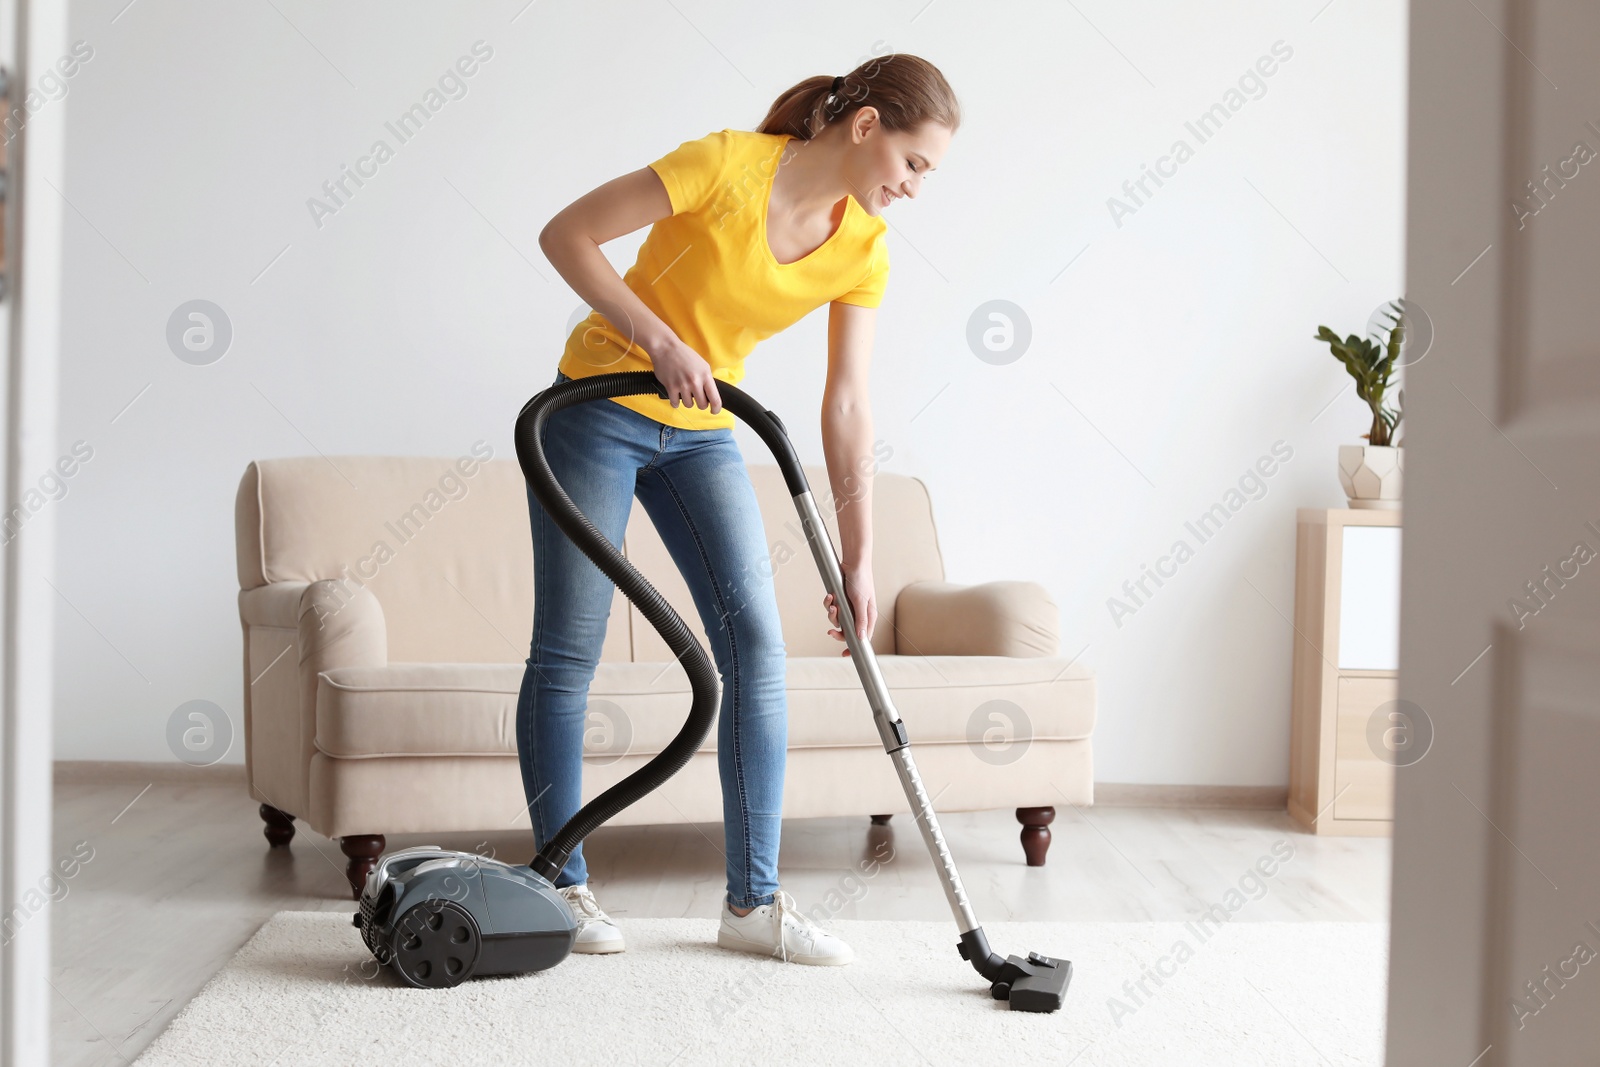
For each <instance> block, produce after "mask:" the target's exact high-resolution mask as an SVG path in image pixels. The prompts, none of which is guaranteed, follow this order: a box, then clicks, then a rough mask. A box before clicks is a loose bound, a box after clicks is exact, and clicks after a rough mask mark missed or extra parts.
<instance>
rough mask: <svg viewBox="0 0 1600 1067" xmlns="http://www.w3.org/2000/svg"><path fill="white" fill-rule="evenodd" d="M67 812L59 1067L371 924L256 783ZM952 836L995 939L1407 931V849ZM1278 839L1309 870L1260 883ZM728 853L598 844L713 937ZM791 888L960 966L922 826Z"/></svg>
mask: <svg viewBox="0 0 1600 1067" xmlns="http://www.w3.org/2000/svg"><path fill="white" fill-rule="evenodd" d="M130 766H133V765H130ZM218 770H220V768H218ZM134 773H137V772H134ZM55 795H56V807H55V835H54V836H55V843H56V852H57V854H58V855H60V856H63V857H67V856H71V855H72V853H73V849H74V846H75V845H77V843H78V842H80V841H86V842H88V845H89V847H92V848H93V858H92V859H90V860H89V861H88V862H87V863H85V864H84V865H83V866H82V868H81V870H80V871H79V872H78V873H77V874H76V876H75V877H73V878H72V879H71V880H69V881H67V882H65V885H66V887H67V888H66V895H65V896H63V897H61V898H60V899H59V900H58V901H57V903H55V904H54V905H53V908H52V914H53V920H52V934H53V939H54V947H53V953H54V967H53V985H54V989H55V992H54V993H53V994H52V1008H51V1010H52V1019H51V1025H52V1031H53V1043H54V1054H53V1056H52V1062H54V1063H57V1064H60V1065H63V1067H89V1065H101V1064H120V1063H126V1062H129V1061H131V1060H132V1059H133V1058H135V1057H136V1056H137V1055H138V1054H139V1052H140V1051H141V1050H142V1049H143V1048H144V1047H145V1046H146V1045H147V1044H148V1043H149V1042H150V1041H151V1040H153V1039H154V1037H155V1036H156V1034H158V1033H159V1032H160V1031H161V1029H162V1028H163V1027H164V1026H165V1025H166V1023H167V1022H168V1021H169V1020H170V1019H171V1018H172V1017H173V1015H175V1014H176V1013H177V1012H178V1010H179V1009H180V1008H182V1006H183V1005H184V1004H185V1003H187V1002H188V1000H189V999H190V998H191V997H193V996H194V994H195V993H196V992H197V991H198V990H199V988H200V987H201V985H203V984H204V983H205V981H206V979H207V978H209V977H210V976H211V975H212V974H213V973H214V972H216V971H217V970H218V969H219V968H221V967H222V966H223V964H224V963H226V962H227V960H228V959H229V958H230V957H231V956H232V955H233V954H234V952H236V951H237V950H238V948H239V947H240V946H241V945H242V944H243V943H244V942H245V941H246V940H248V939H249V938H250V936H251V935H252V934H254V933H255V931H256V930H257V929H258V928H259V927H260V925H261V924H262V923H263V922H264V921H265V920H266V919H267V918H268V917H269V916H270V915H272V914H273V913H274V912H276V911H282V910H327V911H339V912H349V913H351V914H354V912H355V903H354V901H352V900H351V899H350V895H349V889H348V886H347V884H346V882H345V880H344V873H343V872H344V857H343V855H342V854H341V853H340V852H339V848H338V845H337V844H336V843H334V842H332V841H330V840H328V839H327V838H324V837H321V836H319V835H317V834H315V833H312V832H310V831H309V830H307V829H305V828H304V827H303V826H300V825H299V824H298V823H297V824H296V826H297V832H296V834H295V839H294V843H293V844H292V845H291V846H290V848H288V849H270V850H269V849H268V847H267V843H266V840H265V839H264V838H263V837H262V835H261V827H262V823H261V820H260V818H259V816H258V815H257V814H256V804H255V802H253V801H251V800H250V799H249V798H248V797H247V796H246V795H245V792H244V780H243V776H242V773H241V774H240V776H239V777H238V779H237V782H232V781H220V782H219V781H217V780H216V779H215V776H213V777H212V778H211V779H210V780H207V779H205V778H204V777H203V776H197V777H196V780H195V781H192V782H185V781H171V780H157V781H154V782H152V781H150V779H149V778H135V777H133V775H132V774H127V773H122V774H118V775H117V776H116V778H115V780H111V779H104V778H103V779H99V780H95V781H79V780H67V781H58V782H57V785H56V794H55ZM939 823H940V825H941V826H942V827H943V828H944V831H945V836H946V839H947V841H948V843H949V845H950V850H951V853H952V855H953V856H954V857H955V860H956V863H957V864H958V865H959V868H960V871H961V875H962V879H963V881H964V882H965V883H966V887H967V891H968V895H969V897H970V898H971V900H972V904H973V908H974V909H975V911H976V913H977V916H978V918H979V920H980V921H996V922H998V921H1003V920H1008V919H1017V920H1030V919H1038V920H1113V921H1117V920H1125V921H1144V920H1156V921H1169V920H1170V921H1182V920H1185V919H1191V918H1194V917H1195V916H1197V915H1198V914H1199V913H1200V912H1201V911H1203V910H1205V909H1206V908H1209V907H1210V906H1211V905H1212V904H1214V903H1219V902H1220V901H1221V900H1222V897H1223V895H1224V894H1225V893H1226V892H1227V891H1228V890H1229V889H1242V891H1243V892H1244V893H1245V895H1246V896H1247V897H1248V898H1250V899H1249V902H1248V903H1247V904H1246V905H1245V906H1244V907H1243V908H1241V909H1239V911H1238V912H1237V913H1236V914H1235V915H1234V918H1233V921H1235V922H1240V921H1245V922H1251V921H1261V920H1289V921H1294V920H1331V921H1350V922H1387V921H1388V918H1389V846H1390V841H1389V839H1388V838H1341V837H1315V836H1312V835H1309V834H1306V833H1304V832H1302V831H1300V830H1299V829H1297V828H1295V827H1294V826H1293V825H1292V824H1291V823H1290V821H1289V819H1288V816H1287V815H1285V814H1284V813H1283V812H1282V811H1271V810H1242V809H1234V810H1230V809H1196V808H1149V807H1109V806H1105V805H1096V806H1094V807H1090V808H1079V809H1073V808H1071V807H1061V808H1058V809H1057V815H1056V821H1055V824H1054V826H1053V827H1052V831H1053V835H1054V836H1053V841H1052V843H1051V847H1050V855H1049V862H1048V864H1047V865H1046V866H1045V867H1042V868H1029V867H1027V866H1026V865H1025V864H1024V862H1023V857H1022V848H1021V845H1020V844H1019V843H1018V837H1017V835H1018V832H1019V830H1020V829H1021V828H1020V826H1019V825H1018V824H1017V822H1016V819H1015V817H1014V815H1013V814H1012V813H1011V812H1010V811H993V812H957V813H949V814H941V815H940V818H939ZM1280 841H1286V842H1288V843H1289V844H1290V845H1292V846H1293V855H1292V858H1290V859H1289V860H1288V861H1287V862H1283V863H1281V864H1280V865H1279V866H1278V867H1277V869H1276V873H1275V874H1274V875H1273V876H1272V877H1271V878H1266V879H1261V880H1260V881H1259V882H1255V881H1252V873H1251V872H1252V871H1253V869H1254V868H1255V865H1256V863H1257V861H1258V860H1259V859H1261V858H1262V857H1264V856H1266V857H1271V856H1272V855H1273V854H1272V848H1273V845H1274V844H1275V843H1277V842H1280ZM721 843H722V827H721V825H720V824H702V825H698V826H665V827H650V828H643V827H616V828H607V827H602V828H601V829H600V830H598V831H596V832H595V834H594V835H592V836H591V837H590V838H589V839H588V841H586V842H585V843H584V854H585V856H586V857H587V859H588V863H589V873H590V885H591V886H592V887H593V888H594V890H595V893H596V896H597V897H598V899H599V901H600V904H601V906H602V907H604V908H605V909H606V910H607V911H608V912H610V913H611V914H613V915H616V916H619V917H622V918H624V919H626V918H629V917H669V916H699V917H703V918H708V919H709V918H714V917H715V916H716V915H717V908H718V906H719V904H720V903H721V900H722V898H723V893H724V890H725V880H724V874H723V871H724V863H723V857H722V853H721ZM416 844H437V845H441V846H443V847H446V848H458V849H465V850H471V851H476V852H480V853H483V854H485V855H494V856H498V857H499V858H500V859H504V860H507V861H509V862H517V863H521V862H526V861H527V860H528V859H529V858H531V856H532V854H533V847H532V839H531V836H525V835H520V834H491V835H487V836H485V835H482V834H478V835H447V834H430V835H426V836H407V837H394V838H390V839H389V841H388V848H389V849H395V848H402V847H404V846H406V845H416ZM1279 847H1280V849H1282V847H1283V846H1281V845H1280V846H1279ZM491 850H492V851H491ZM82 851H83V853H85V854H86V853H87V849H84V850H82ZM874 857H877V858H879V859H886V860H888V862H885V863H884V864H883V865H882V866H881V868H879V869H878V871H877V873H876V874H875V875H874V876H872V877H870V878H868V877H866V876H864V875H862V874H861V866H860V865H861V863H862V862H863V861H869V860H871V859H873V858H874ZM1265 866H1267V867H1268V869H1271V865H1270V864H1267V865H1265ZM780 870H781V875H782V883H783V888H784V889H785V890H787V891H788V892H789V893H790V894H792V895H793V896H794V898H795V900H796V901H797V902H798V903H799V904H800V906H801V907H802V908H804V909H809V908H811V907H812V906H814V905H817V904H819V903H822V902H823V899H824V897H825V896H827V895H828V894H829V893H833V894H836V896H835V897H834V899H835V900H839V899H843V898H854V899H851V900H850V901H849V902H848V903H846V904H845V906H844V907H843V909H842V910H840V911H839V912H838V913H837V915H838V917H839V918H843V919H890V920H893V919H921V920H933V921H940V920H943V921H949V922H950V924H951V925H950V939H951V951H952V952H954V951H955V942H956V936H957V930H956V926H955V922H954V920H953V918H952V917H951V914H950V910H949V906H948V905H947V904H946V902H945V897H944V891H943V889H942V888H941V885H940V882H939V879H938V876H937V875H936V874H935V873H934V867H933V863H932V861H931V859H930V858H929V856H928V853H927V851H926V848H925V846H924V845H923V842H922V838H921V835H920V834H918V833H917V832H916V831H915V829H914V827H913V826H912V825H911V823H910V819H909V817H908V816H905V815H897V816H895V817H894V819H893V820H892V821H891V822H890V824H889V825H888V826H886V827H874V826H872V825H871V824H870V821H869V820H868V819H867V818H866V817H862V818H859V819H855V818H852V819H812V820H795V821H791V822H786V823H785V824H784V828H783V844H782V852H781V858H780ZM1241 879H1243V880H1244V881H1243V883H1242V885H1241ZM58 892H59V891H58ZM1258 894H1259V898H1257V895H1258ZM997 947H998V946H997ZM1002 951H1003V949H1002Z"/></svg>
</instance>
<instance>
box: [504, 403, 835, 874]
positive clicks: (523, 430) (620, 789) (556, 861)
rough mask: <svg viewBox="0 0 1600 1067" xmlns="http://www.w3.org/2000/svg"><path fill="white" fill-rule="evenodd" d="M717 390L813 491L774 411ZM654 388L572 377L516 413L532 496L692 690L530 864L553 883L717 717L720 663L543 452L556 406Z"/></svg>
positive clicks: (795, 488)
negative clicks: (680, 719) (674, 725)
mask: <svg viewBox="0 0 1600 1067" xmlns="http://www.w3.org/2000/svg"><path fill="white" fill-rule="evenodd" d="M717 393H718V395H719V396H720V397H721V399H722V406H723V407H724V408H726V409H727V410H729V411H731V412H733V413H734V414H735V415H737V416H738V417H739V418H740V420H742V421H743V422H744V423H746V424H747V425H749V426H750V427H751V428H752V429H754V430H755V431H756V433H757V434H759V435H760V436H761V439H762V440H763V441H764V442H765V443H766V445H767V447H768V448H769V449H771V450H772V454H773V456H774V457H775V458H776V459H777V461H778V466H779V467H780V468H781V469H782V471H783V477H784V481H785V482H786V483H787V484H788V487H789V493H790V495H791V496H799V495H800V494H802V493H806V492H809V491H810V487H809V485H808V484H807V483H806V478H805V474H804V472H803V471H802V470H801V468H800V460H799V458H798V457H797V456H796V455H795V451H794V446H793V445H792V444H791V443H790V441H789V435H788V432H787V431H786V430H785V429H784V427H783V422H782V421H781V420H780V419H779V418H778V416H777V415H775V414H773V413H772V412H771V411H768V410H767V409H766V408H763V407H762V406H761V405H760V404H758V403H757V402H756V401H755V400H753V399H751V397H750V396H749V395H748V394H747V393H745V392H744V391H743V390H741V389H738V388H736V387H735V386H732V385H729V384H728V383H727V382H720V381H719V382H718V383H717ZM645 394H653V395H655V396H659V397H661V398H662V399H663V400H665V399H667V398H668V397H667V391H666V389H665V387H663V386H662V384H661V382H660V381H659V380H658V379H657V378H656V376H655V374H654V373H653V372H651V371H622V372H618V373H614V374H594V375H590V376H588V377H585V378H578V379H575V380H573V381H569V382H561V383H559V384H557V385H552V386H550V387H549V388H548V389H545V390H543V391H542V392H540V393H537V394H535V395H534V397H533V399H532V400H529V401H528V403H527V404H526V405H525V406H524V407H523V409H522V413H521V414H520V415H518V416H517V427H516V434H515V437H516V446H517V462H518V463H520V464H521V466H522V473H523V476H524V477H525V478H526V479H527V481H528V485H529V487H530V488H531V489H532V490H533V495H534V496H535V497H537V498H538V500H539V503H540V504H542V505H543V506H544V509H545V511H546V512H548V513H549V515H550V517H551V519H552V520H554V522H555V524H556V525H557V526H559V527H561V529H562V531H563V532H564V533H566V535H567V536H568V537H570V538H571V539H572V541H573V543H574V544H576V545H577V546H578V547H579V548H580V549H582V551H583V554H584V555H586V556H588V557H589V558H590V559H591V560H593V561H594V563H595V565H596V566H597V567H599V568H600V569H601V570H602V571H604V572H605V573H606V575H607V576H608V577H610V579H611V580H612V581H613V582H615V583H616V584H617V588H619V589H621V590H622V595H623V596H625V597H627V598H628V599H629V600H630V601H632V602H633V605H634V606H635V607H637V608H638V609H639V611H640V612H641V613H642V614H643V615H644V617H645V618H646V619H648V620H649V621H650V625H651V626H654V627H655V628H656V631H657V632H658V633H659V634H661V636H662V637H663V638H664V639H665V640H666V642H667V645H668V647H670V648H671V649H672V653H673V655H674V656H676V657H677V659H678V662H679V663H682V664H683V667H684V670H685V671H686V672H687V673H688V675H689V684H690V686H691V687H693V689H694V700H693V705H692V707H691V709H690V712H689V718H688V719H687V720H686V721H685V722H684V724H683V728H682V729H681V730H679V731H678V736H676V737H674V738H673V739H672V742H671V744H669V745H667V746H666V748H664V749H662V750H661V752H660V753H659V754H658V755H657V756H656V757H655V758H654V759H652V760H651V761H650V762H649V763H646V764H645V765H644V766H643V767H641V768H639V769H638V770H637V771H635V772H634V773H632V774H630V775H629V776H628V777H626V778H624V779H623V780H622V781H620V782H618V783H617V784H616V785H614V786H612V787H611V788H610V789H607V790H606V791H605V792H603V793H601V794H600V795H599V796H597V797H595V798H594V799H593V800H591V801H590V802H589V803H588V804H586V805H584V807H583V808H582V809H581V810H579V812H578V813H577V814H576V815H574V816H573V817H572V818H571V819H569V820H568V821H567V824H566V825H565V826H563V827H562V828H561V829H560V831H558V832H557V833H556V835H555V836H554V837H552V838H551V839H550V840H549V841H547V842H546V843H545V845H544V847H543V848H541V849H540V850H539V854H538V855H537V856H535V857H534V858H533V860H532V861H531V862H530V863H529V864H528V866H529V867H530V868H531V869H532V870H534V871H535V872H536V873H538V874H540V875H542V876H544V877H545V878H546V879H548V880H549V881H550V883H551V884H552V885H553V884H555V880H556V875H557V874H559V873H560V872H561V869H562V868H563V867H565V866H566V865H567V860H568V859H569V858H570V857H571V856H572V853H573V850H575V849H576V848H577V847H578V845H579V843H580V842H582V841H583V839H584V838H585V837H587V836H589V834H590V833H592V832H593V831H594V830H596V829H597V828H598V827H600V826H601V825H603V824H604V823H606V822H608V821H610V820H611V819H612V818H614V817H615V816H616V815H617V813H618V812H620V811H622V810H623V809H624V808H626V807H628V806H629V805H630V804H632V803H634V802H635V801H638V800H640V799H642V798H643V797H645V796H646V795H648V794H649V793H651V792H653V791H655V790H656V789H658V788H660V787H661V786H662V784H664V783H665V782H666V781H667V779H669V778H671V777H672V776H673V775H674V774H677V773H678V772H679V771H681V770H682V769H683V768H684V766H685V765H686V764H688V762H689V760H690V758H691V757H692V756H693V755H694V754H695V753H696V752H698V751H699V750H700V746H701V745H702V744H704V743H705V739H706V735H707V734H709V733H710V732H711V724H712V722H713V721H714V720H715V718H716V714H717V706H718V704H719V703H720V700H721V685H720V683H719V681H718V678H717V672H716V669H715V668H714V667H713V666H712V664H711V661H710V660H709V659H707V658H706V654H705V650H704V649H703V648H701V647H700V642H699V641H698V640H697V639H696V638H695V636H694V634H693V633H692V632H691V631H690V630H689V627H688V626H687V625H685V624H684V621H683V617H682V616H680V615H679V614H678V613H677V611H676V610H674V609H673V607H672V605H671V604H669V603H667V601H666V598H665V597H663V596H662V595H661V594H660V593H659V592H657V591H656V588H655V586H653V585H651V584H650V582H649V581H648V580H646V578H645V576H644V575H642V574H640V573H639V571H638V570H637V569H635V567H634V566H633V564H632V563H630V562H628V559H627V557H626V556H624V555H623V554H622V553H621V552H619V551H618V550H617V548H616V546H614V545H613V544H612V543H611V542H610V541H609V540H607V539H606V536H605V534H603V533H601V532H600V531H599V530H598V529H596V528H595V525H594V523H592V522H590V521H589V518H588V516H586V515H584V513H583V512H581V511H579V510H578V507H577V505H575V504H574V503H573V502H572V498H571V497H569V496H567V493H566V490H564V489H563V488H561V483H560V482H558V481H556V477H555V474H554V473H553V472H552V471H551V470H550V464H549V462H547V461H546V459H545V454H544V427H545V421H546V420H547V419H548V418H549V417H550V415H551V414H552V413H554V412H557V411H560V410H561V409H562V408H566V407H571V406H572V405H574V404H582V403H587V402H588V401H592V400H600V399H604V398H608V397H614V396H642V395H645Z"/></svg>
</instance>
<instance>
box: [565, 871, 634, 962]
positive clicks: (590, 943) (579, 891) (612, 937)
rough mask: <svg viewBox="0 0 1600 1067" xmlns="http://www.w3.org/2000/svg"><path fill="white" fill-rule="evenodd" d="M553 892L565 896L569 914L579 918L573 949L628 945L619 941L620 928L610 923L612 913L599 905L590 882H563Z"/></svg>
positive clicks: (607, 949)
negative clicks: (565, 883)
mask: <svg viewBox="0 0 1600 1067" xmlns="http://www.w3.org/2000/svg"><path fill="white" fill-rule="evenodd" d="M556 892H558V893H560V894H561V895H562V896H563V897H565V898H566V901H567V904H568V905H570V906H571V908H572V914H573V915H574V916H576V917H577V919H578V937H577V940H576V941H574V942H573V944H572V951H574V952H621V951H622V950H623V949H624V948H626V947H627V946H626V945H624V944H623V942H622V931H621V930H619V929H617V927H616V925H615V924H614V923H612V921H611V916H609V915H607V914H606V913H605V912H604V911H602V910H601V909H600V905H599V903H598V902H597V901H596V900H595V899H594V894H593V893H591V892H589V883H588V882H582V883H580V884H578V885H569V886H564V887H562V888H560V889H558V890H556Z"/></svg>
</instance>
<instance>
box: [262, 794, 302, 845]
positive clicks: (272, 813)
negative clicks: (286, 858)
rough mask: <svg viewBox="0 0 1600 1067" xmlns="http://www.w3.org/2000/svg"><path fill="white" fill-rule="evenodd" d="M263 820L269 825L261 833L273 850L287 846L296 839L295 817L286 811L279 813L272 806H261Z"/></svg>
mask: <svg viewBox="0 0 1600 1067" xmlns="http://www.w3.org/2000/svg"><path fill="white" fill-rule="evenodd" d="M261 819H262V821H263V822H265V823H266V824H267V825H266V826H264V827H262V828H261V832H262V833H263V834H265V835H266V837H267V844H268V845H269V846H270V847H272V848H278V847H279V846H282V845H287V844H288V843H289V842H290V841H292V840H293V839H294V816H293V815H290V814H289V813H288V812H286V811H279V810H278V809H277V808H275V807H273V806H272V805H271V804H263V805H261Z"/></svg>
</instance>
